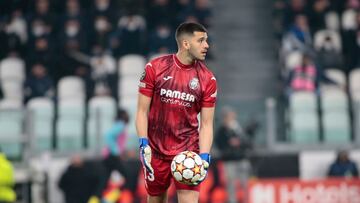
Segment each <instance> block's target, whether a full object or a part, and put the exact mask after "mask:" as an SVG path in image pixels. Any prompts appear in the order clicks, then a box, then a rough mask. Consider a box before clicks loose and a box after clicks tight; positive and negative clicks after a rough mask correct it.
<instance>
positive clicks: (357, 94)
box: [349, 68, 360, 101]
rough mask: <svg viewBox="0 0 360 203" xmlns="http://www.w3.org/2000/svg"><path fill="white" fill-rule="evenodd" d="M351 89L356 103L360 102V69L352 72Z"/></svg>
mask: <svg viewBox="0 0 360 203" xmlns="http://www.w3.org/2000/svg"><path fill="white" fill-rule="evenodd" d="M349 86H350V87H349V89H350V94H351V96H352V98H353V99H354V100H356V101H359V100H360V68H358V69H355V70H353V71H351V72H350V75H349Z"/></svg>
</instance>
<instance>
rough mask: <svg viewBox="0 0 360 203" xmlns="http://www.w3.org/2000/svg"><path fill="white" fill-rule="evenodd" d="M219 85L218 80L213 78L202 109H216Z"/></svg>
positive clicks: (207, 89)
mask: <svg viewBox="0 0 360 203" xmlns="http://www.w3.org/2000/svg"><path fill="white" fill-rule="evenodd" d="M216 95H217V84H216V78H215V77H214V76H211V78H210V80H209V82H208V83H207V85H206V87H205V92H204V97H203V99H202V103H201V107H214V106H215V103H216Z"/></svg>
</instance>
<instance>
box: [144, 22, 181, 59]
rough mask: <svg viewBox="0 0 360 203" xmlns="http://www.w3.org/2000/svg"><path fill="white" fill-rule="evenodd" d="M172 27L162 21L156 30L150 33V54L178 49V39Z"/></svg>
mask: <svg viewBox="0 0 360 203" xmlns="http://www.w3.org/2000/svg"><path fill="white" fill-rule="evenodd" d="M173 36H174V32H173V30H172V29H171V27H170V26H169V25H167V24H165V23H160V24H159V25H158V26H157V27H156V29H155V30H153V31H152V32H151V33H150V38H149V55H155V54H166V53H172V52H174V51H175V50H176V41H175V40H174V37H173Z"/></svg>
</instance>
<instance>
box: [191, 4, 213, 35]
mask: <svg viewBox="0 0 360 203" xmlns="http://www.w3.org/2000/svg"><path fill="white" fill-rule="evenodd" d="M193 13H194V15H195V16H196V18H197V19H198V20H199V22H200V23H201V24H203V25H204V26H205V27H207V28H208V27H210V25H211V24H210V22H211V19H210V18H211V15H212V13H211V8H210V3H209V0H195V6H194V10H193Z"/></svg>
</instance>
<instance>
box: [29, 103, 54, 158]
mask: <svg viewBox="0 0 360 203" xmlns="http://www.w3.org/2000/svg"><path fill="white" fill-rule="evenodd" d="M27 108H28V109H29V110H30V116H31V118H30V119H31V124H32V129H31V136H32V141H33V146H34V149H35V152H43V151H47V150H51V149H52V134H53V121H54V115H55V107H54V102H53V101H52V100H51V99H49V98H46V97H39V98H33V99H31V100H29V102H28V103H27Z"/></svg>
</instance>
